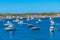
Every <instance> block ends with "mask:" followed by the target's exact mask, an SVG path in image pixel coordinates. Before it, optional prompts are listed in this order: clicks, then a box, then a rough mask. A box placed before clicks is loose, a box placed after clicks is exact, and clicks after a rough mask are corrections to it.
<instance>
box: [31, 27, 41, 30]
mask: <svg viewBox="0 0 60 40" xmlns="http://www.w3.org/2000/svg"><path fill="white" fill-rule="evenodd" d="M31 30H40V27H31Z"/></svg>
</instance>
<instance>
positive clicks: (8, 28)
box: [5, 25, 15, 31]
mask: <svg viewBox="0 0 60 40" xmlns="http://www.w3.org/2000/svg"><path fill="white" fill-rule="evenodd" d="M5 30H6V31H14V30H15V28H14V27H13V25H9V26H8V27H7V28H5Z"/></svg>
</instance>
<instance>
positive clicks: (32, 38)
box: [0, 18, 60, 40]
mask: <svg viewBox="0 0 60 40" xmlns="http://www.w3.org/2000/svg"><path fill="white" fill-rule="evenodd" d="M8 20H9V21H10V22H12V20H14V19H4V21H3V20H2V21H0V40H60V31H58V30H55V31H54V32H53V33H50V31H49V28H50V21H49V18H41V20H42V22H41V23H39V24H36V21H37V20H38V18H35V19H33V20H30V21H27V20H26V18H25V19H21V20H23V21H24V22H25V23H28V24H33V25H34V26H36V27H40V30H31V29H30V28H29V27H28V24H23V25H20V24H17V23H14V22H12V23H13V24H14V27H15V28H16V30H15V31H14V32H12V33H10V32H7V31H5V28H6V27H7V26H4V23H6V22H7V21H8ZM53 20H54V22H55V23H56V25H55V27H56V28H57V29H58V28H60V18H53Z"/></svg>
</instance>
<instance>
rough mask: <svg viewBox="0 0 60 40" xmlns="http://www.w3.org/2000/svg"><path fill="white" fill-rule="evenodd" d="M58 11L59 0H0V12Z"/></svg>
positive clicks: (59, 8) (59, 10)
mask: <svg viewBox="0 0 60 40" xmlns="http://www.w3.org/2000/svg"><path fill="white" fill-rule="evenodd" d="M37 12H38V13H40V12H60V0H0V13H37Z"/></svg>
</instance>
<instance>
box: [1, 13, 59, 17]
mask: <svg viewBox="0 0 60 40" xmlns="http://www.w3.org/2000/svg"><path fill="white" fill-rule="evenodd" d="M20 17H22V18H28V17H33V18H50V17H52V18H58V17H60V13H52V14H48V13H43V14H0V18H20Z"/></svg>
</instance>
